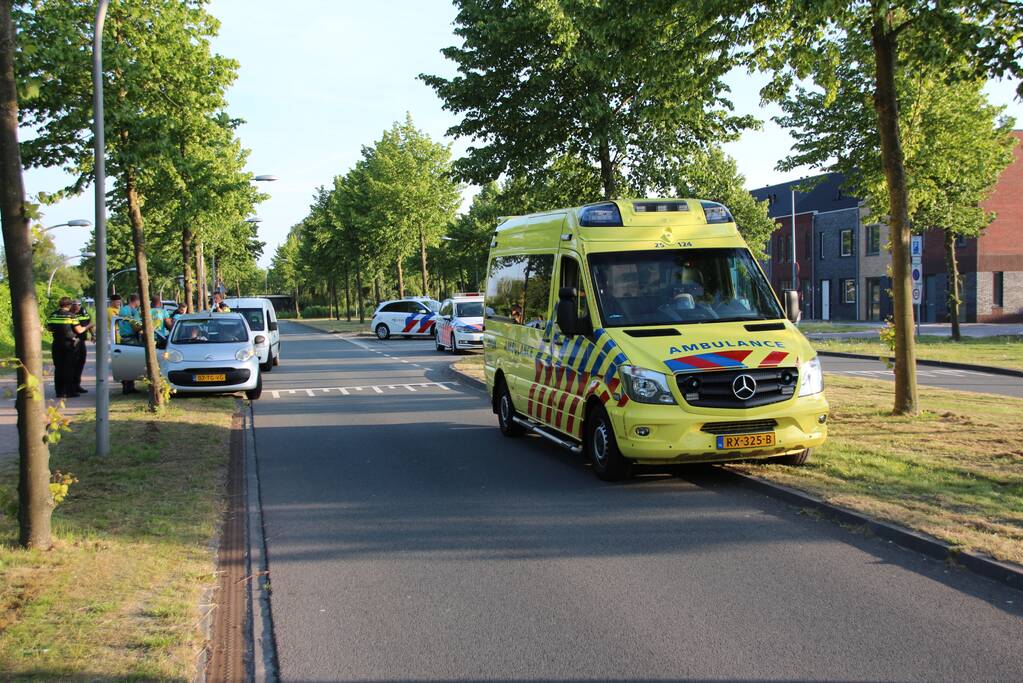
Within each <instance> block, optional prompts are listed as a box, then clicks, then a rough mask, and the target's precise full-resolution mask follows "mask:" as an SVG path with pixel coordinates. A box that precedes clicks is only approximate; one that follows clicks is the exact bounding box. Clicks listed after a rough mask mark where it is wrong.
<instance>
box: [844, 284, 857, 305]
mask: <svg viewBox="0 0 1023 683" xmlns="http://www.w3.org/2000/svg"><path fill="white" fill-rule="evenodd" d="M841 286H842V303H844V304H854V303H856V280H842V285H841Z"/></svg>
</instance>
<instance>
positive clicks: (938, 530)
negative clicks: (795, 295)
mask: <svg viewBox="0 0 1023 683" xmlns="http://www.w3.org/2000/svg"><path fill="white" fill-rule="evenodd" d="M893 391H894V385H893V384H892V383H891V382H884V381H879V380H866V379H859V378H851V377H844V376H836V375H828V377H827V396H828V401H829V402H830V403H831V418H830V422H829V425H830V426H829V437H828V441H827V442H826V443H825V444H824V446H823V447H821V448H819V449H817V450H816V451H814V455H813V459H812V460H811V461H810V463H809V464H808V465H806V466H804V467H783V466H781V465H748V464H744V465H732V466H731V467H735V468H736V469H740V470H742V471H745V472H747V473H750V474H755V475H757V476H760V477H764V478H766V479H770V480H772V481H777V482H779V483H782V484H785V485H788V486H792V487H794V488H799V489H802V490H804V491H808V492H810V493H812V494H815V495H818V496H820V497H822V498H824V499H826V500H829V501H831V502H833V503H836V504H838V505H843V506H845V507H848V508H852V509H855V510H859V511H861V512H864V513H866V514H868V515H870V516H872V517H875V518H880V519H884V520H888V521H892V522H895V523H898V524H902V525H904V526H908V527H911V528H914V529H917V530H920V531H923V532H924V533H927V534H930V535H932V536H935V537H937V538H940V539H942V540H945V541H947V542H949V543H951V544H952V545H954V546H958V547H960V548H964V549H971V550H978V551H981V552H984V553H988V554H990V555H992V556H994V557H996V558H998V559H1001V560H1008V561H1011V562H1015V563H1017V564H1023V447H1021V446H1020V444H1021V443H1023V400H1020V399H1012V398H1006V397H1004V396H993V395H987V394H974V393H963V392H955V391H945V390H941V389H933V388H930V387H928V388H926V389H924V390H922V391H921V407H922V412H921V414H920V415H919V416H918V417H895V416H893V415H891V414H890V411H891V406H892V402H893Z"/></svg>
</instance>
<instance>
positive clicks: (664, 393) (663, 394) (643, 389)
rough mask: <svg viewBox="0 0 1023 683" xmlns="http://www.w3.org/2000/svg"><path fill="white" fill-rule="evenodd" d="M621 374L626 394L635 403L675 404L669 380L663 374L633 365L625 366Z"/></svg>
mask: <svg viewBox="0 0 1023 683" xmlns="http://www.w3.org/2000/svg"><path fill="white" fill-rule="evenodd" d="M621 373H622V384H624V385H625V393H626V394H628V396H629V398H631V399H632V400H633V401H637V402H639V403H658V404H661V405H672V404H674V403H675V397H674V396H673V395H672V394H671V389H669V388H668V378H667V377H666V376H665V375H664V374H663V373H660V372H654V371H653V370H647V369H646V368H637V367H635V366H632V365H623V366H622V367H621Z"/></svg>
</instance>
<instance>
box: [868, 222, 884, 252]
mask: <svg viewBox="0 0 1023 683" xmlns="http://www.w3.org/2000/svg"><path fill="white" fill-rule="evenodd" d="M880 253H881V226H880V225H868V226H867V256H877V255H878V254H880Z"/></svg>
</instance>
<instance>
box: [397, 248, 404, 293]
mask: <svg viewBox="0 0 1023 683" xmlns="http://www.w3.org/2000/svg"><path fill="white" fill-rule="evenodd" d="M397 263H398V298H399V299H404V298H405V272H404V271H403V270H402V267H401V257H400V256H399V257H398V260H397Z"/></svg>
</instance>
